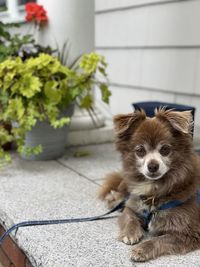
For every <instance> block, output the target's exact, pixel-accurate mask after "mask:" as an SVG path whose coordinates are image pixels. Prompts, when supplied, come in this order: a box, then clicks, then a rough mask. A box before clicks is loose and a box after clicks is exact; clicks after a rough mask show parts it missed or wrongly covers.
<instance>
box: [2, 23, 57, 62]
mask: <svg viewBox="0 0 200 267" xmlns="http://www.w3.org/2000/svg"><path fill="white" fill-rule="evenodd" d="M19 26H20V25H19V24H17V23H3V22H0V62H3V61H4V60H5V59H7V58H8V57H10V56H15V57H16V56H19V57H21V58H22V59H23V60H26V59H27V58H30V57H37V56H38V55H39V54H40V53H47V54H52V53H54V52H55V50H53V49H51V47H50V46H47V47H44V46H41V45H39V44H36V43H35V40H34V38H33V36H32V35H31V34H26V35H20V34H11V33H10V29H11V28H18V27H19Z"/></svg>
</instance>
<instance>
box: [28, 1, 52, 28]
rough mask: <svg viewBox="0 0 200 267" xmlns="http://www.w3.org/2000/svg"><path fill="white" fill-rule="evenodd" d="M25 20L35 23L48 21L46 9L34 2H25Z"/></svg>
mask: <svg viewBox="0 0 200 267" xmlns="http://www.w3.org/2000/svg"><path fill="white" fill-rule="evenodd" d="M25 10H26V17H25V19H26V21H29V22H30V21H35V22H37V23H39V24H40V23H44V22H47V21H48V17H47V13H46V10H45V9H44V7H43V6H41V5H38V4H36V3H27V4H26V5H25Z"/></svg>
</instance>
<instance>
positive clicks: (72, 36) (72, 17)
mask: <svg viewBox="0 0 200 267" xmlns="http://www.w3.org/2000/svg"><path fill="white" fill-rule="evenodd" d="M38 3H39V4H41V5H43V6H44V8H45V9H46V10H47V15H48V17H49V22H48V26H47V27H46V26H45V29H44V30H41V32H40V35H39V41H40V42H41V43H42V44H46V45H47V44H50V45H51V46H52V47H55V48H56V42H57V43H58V45H59V47H60V48H61V47H62V45H63V43H64V42H65V41H66V40H68V41H69V43H70V53H69V59H70V62H71V61H72V60H73V59H75V58H77V57H78V56H80V55H81V54H83V53H90V52H91V51H93V50H94V0H57V1H56V0H39V1H38ZM94 113H95V114H93V118H94V120H95V124H94V123H93V121H92V119H91V117H90V116H89V114H88V112H87V111H84V110H81V109H79V108H76V110H75V114H74V116H73V117H72V121H71V134H70V137H69V142H70V144H72V145H76V144H87V143H90V141H91V142H93V143H94V142H95V140H96V141H97V142H105V141H109V140H110V139H112V136H111V137H110V131H111V129H110V128H109V133H108V132H107V131H106V132H105V131H102V129H101V137H97V135H99V134H98V133H99V130H97V127H98V128H100V127H101V128H102V127H103V126H104V125H105V118H104V116H103V115H102V113H101V112H100V110H99V109H97V108H95V112H94ZM104 128H105V127H104ZM106 129H107V128H106Z"/></svg>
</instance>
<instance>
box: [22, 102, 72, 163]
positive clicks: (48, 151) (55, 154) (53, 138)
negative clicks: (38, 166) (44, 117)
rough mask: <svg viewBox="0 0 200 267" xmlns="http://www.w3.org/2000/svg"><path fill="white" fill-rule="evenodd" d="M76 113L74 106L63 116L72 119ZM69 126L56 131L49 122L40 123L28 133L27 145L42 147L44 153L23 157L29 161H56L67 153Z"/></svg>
mask: <svg viewBox="0 0 200 267" xmlns="http://www.w3.org/2000/svg"><path fill="white" fill-rule="evenodd" d="M73 112H74V104H71V105H69V106H68V107H67V108H66V110H64V111H62V113H61V116H63V115H64V116H68V117H71V116H72V114H73ZM68 131H69V124H68V125H65V126H64V127H62V128H58V129H54V128H53V127H52V126H51V125H50V124H49V122H48V121H42V122H40V121H38V122H37V123H36V125H35V126H34V128H33V129H32V130H31V131H30V132H27V134H26V138H25V145H26V146H27V147H34V146H37V145H39V144H41V145H42V147H43V151H42V152H41V153H40V154H38V155H31V156H25V155H24V156H22V157H23V158H24V159H27V160H54V159H57V158H60V157H62V156H63V154H64V153H65V146H66V143H67V135H68Z"/></svg>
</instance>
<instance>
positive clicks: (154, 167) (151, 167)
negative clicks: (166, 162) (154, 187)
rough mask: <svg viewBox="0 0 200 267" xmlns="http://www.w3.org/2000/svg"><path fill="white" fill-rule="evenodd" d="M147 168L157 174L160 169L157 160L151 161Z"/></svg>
mask: <svg viewBox="0 0 200 267" xmlns="http://www.w3.org/2000/svg"><path fill="white" fill-rule="evenodd" d="M147 167H148V170H149V172H151V173H155V172H157V170H158V169H159V164H158V162H157V161H156V160H151V161H150V162H149V163H148V166H147Z"/></svg>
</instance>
